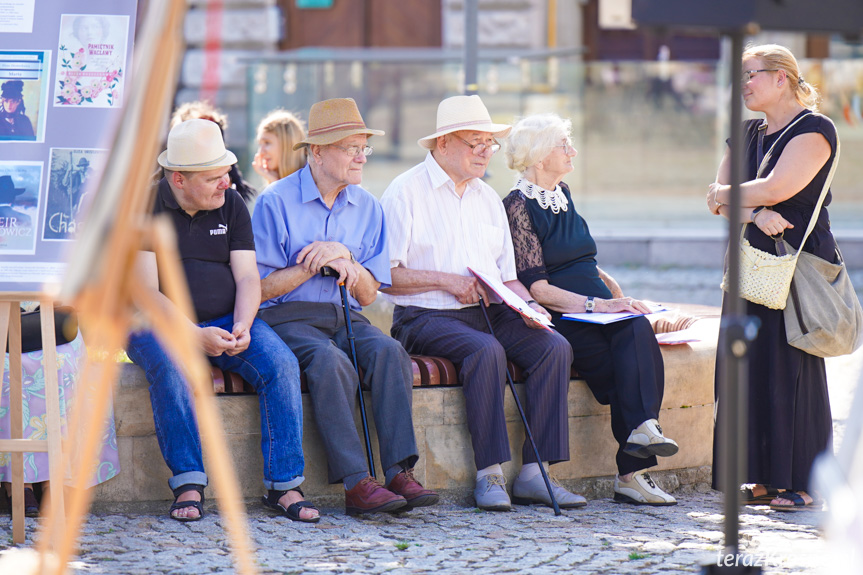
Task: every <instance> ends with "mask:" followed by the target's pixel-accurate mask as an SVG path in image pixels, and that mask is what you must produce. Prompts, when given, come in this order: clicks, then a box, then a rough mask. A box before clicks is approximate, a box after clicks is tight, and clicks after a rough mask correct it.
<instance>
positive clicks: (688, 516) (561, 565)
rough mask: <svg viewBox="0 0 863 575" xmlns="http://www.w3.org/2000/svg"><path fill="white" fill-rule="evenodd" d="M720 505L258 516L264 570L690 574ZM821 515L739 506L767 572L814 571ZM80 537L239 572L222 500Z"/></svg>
mask: <svg viewBox="0 0 863 575" xmlns="http://www.w3.org/2000/svg"><path fill="white" fill-rule="evenodd" d="M721 506H722V501H721V497H720V496H719V495H718V494H717V493H715V492H709V493H693V494H689V495H681V496H680V503H679V504H678V505H677V506H675V507H667V508H644V507H634V506H629V505H623V504H616V503H614V502H612V501H611V500H609V499H604V500H593V501H590V503H589V505H588V506H587V507H586V508H584V509H579V510H567V511H564V514H563V515H562V516H560V517H555V516H554V514H553V512H552V511H551V510H550V509H548V508H545V507H530V508H525V507H517V508H516V511H514V512H510V513H494V512H481V511H478V510H475V509H472V508H467V507H464V506H460V505H453V504H443V505H438V506H435V507H431V508H428V509H427V510H414V511H412V512H409V513H404V514H400V515H393V516H391V515H385V514H376V515H373V516H370V517H369V518H366V519H355V518H350V517H347V516H345V514H344V512H343V510H341V509H333V508H325V509H322V511H323V512H324V518H323V519H322V521H321V522H320V523H319V524H317V525H316V526H315V525H305V524H296V523H293V522H291V521H290V520H288V519H286V518H280V517H273V516H271V515H270V514H269V513H267V512H266V511H264V510H261V509H260V508H259V507H258V506H257V505H256V504H250V507H249V514H250V530H251V535H252V537H253V539H254V541H255V545H256V546H257V548H258V550H257V562H258V566H259V569H260V571H261V572H262V573H266V574H276V573H394V574H398V573H436V574H445V573H447V574H449V573H452V574H458V573H693V572H698V571H699V570H700V567H699V565H701V564H703V563H707V562H714V563H715V562H716V561H717V560H718V558H719V557H720V554H721V551H720V550H721V548H722V515H721ZM819 517H820V514H819V513H815V512H801V513H794V514H780V513H775V512H771V511H769V510H768V509H767V508H766V507H764V508H756V507H746V508H742V511H741V518H740V519H741V541H742V545H743V548H742V550H741V552H742V553H743V554H744V555H742V557H741V561H750V562H755V561H757V562H759V564H761V565H764V566H765V567H766V569H765V572H766V573H783V574H786V573H787V574H790V573H814V572H815V571H814V569H815V568H817V567H818V565H819V564H820V563H821V561H822V558H823V556H824V542H823V541H822V540H821V539H819V536H818V527H817V525H818V522H819ZM28 534H32V533H31V532H28ZM7 536H8V534H7ZM80 545H81V549H82V552H81V557H80V561H81V563H79V566H80V568H81V572H85V573H110V574H141V575H144V574H154V573H166V574H167V573H178V574H179V573H189V574H192V573H230V572H233V568H232V564H231V557H230V554H229V550H228V547H227V543H226V539H225V534H224V531H223V529H222V522H221V520H220V519H219V517H218V516H217V513H216V512H215V510H212V511H211V512H209V513H208V515H207V517H205V518H204V520H202V521H200V522H197V523H187V524H180V523H177V522H175V521H171V520H169V519H167V518H166V517H165V515H164V514H162V513H159V514H153V513H144V514H140V513H130V514H98V515H95V516H91V518H90V520H89V521H88V523H87V526H86V532H85V534H84V535H83V537H82V538H81V540H80Z"/></svg>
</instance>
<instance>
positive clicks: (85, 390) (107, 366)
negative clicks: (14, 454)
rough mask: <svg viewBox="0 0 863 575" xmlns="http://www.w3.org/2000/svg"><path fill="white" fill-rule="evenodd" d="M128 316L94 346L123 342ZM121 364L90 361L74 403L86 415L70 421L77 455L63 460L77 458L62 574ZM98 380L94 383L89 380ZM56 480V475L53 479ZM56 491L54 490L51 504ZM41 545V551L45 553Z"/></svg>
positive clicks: (60, 548) (61, 550)
mask: <svg viewBox="0 0 863 575" xmlns="http://www.w3.org/2000/svg"><path fill="white" fill-rule="evenodd" d="M128 325H129V320H128V317H125V318H116V321H115V322H113V323H112V324H111V327H110V328H109V329H100V330H98V331H97V332H96V333H95V335H94V338H93V339H92V344H93V349H98V350H102V351H104V350H108V349H111V348H112V347H114V346H116V345H117V344H118V342H122V341H123V339H124V338H125V334H126V329H127V328H128ZM118 372H119V364H118V363H117V362H115V361H114V360H113V358H111V357H108V358H106V359H105V360H104V361H101V362H99V363H93V362H89V361H88V362H87V363H86V365H85V368H84V372H83V374H82V377H81V380H80V381H81V383H80V388H79V390H78V392H77V398H76V401H75V405H76V406H78V407H81V406H84V405H86V406H87V408H86V409H87V411H86V417H85V412H84V410H83V409H75V410H74V413H72V414H71V416H70V418H69V419H70V420H69V427H68V429H69V437H70V438H74V440H75V441H77V442H78V449H77V451H76V454H77V457H75V458H71V452H72V450H71V449H70V450H67V452H66V453H64V459H65V461H64V463H66V464H68V463H69V462H70V461H74V465H72V466H71V467H72V474H73V483H72V485H73V489H72V491H71V494H70V499H69V507H68V510H69V513H68V516H67V518H66V523H65V529H64V530H63V532H62V535H63V537H62V540H60V542H59V544H58V545H56V546H55V549H56V550H57V555H58V557H57V558H58V565H59V566H61V567H60V568H59V570H58V571H57V573H58V575H59V574H60V573H62V572H63V571H62V570H63V567H62V566H64V565H66V563H67V562H68V560H69V558H70V557H71V556H72V554H73V553H74V551H75V549H74V548H75V542H76V541H77V540H78V537H79V535H80V531H81V525H82V524H83V522H84V517H85V515H86V513H87V509H89V506H90V497H91V493H92V492H91V490H90V489H87V482H88V481H89V480H90V477H91V476H92V474H93V469H94V467H95V463H96V460H97V458H98V455H99V448H100V446H101V443H102V442H101V439H102V436H103V433H104V429H105V423H106V416H107V414H108V401H109V399H110V398H111V390H112V388H113V384H114V381H116V379H117V374H118ZM93 381H95V382H96V384H95V385H91V384H90V382H93ZM52 481H53V478H52ZM53 501H54V498H53V490H52V503H53ZM56 525H57V522H56V521H51V520H49V521H48V522H47V524H46V526H45V527H46V529H53V528H54V526H56ZM52 535H53V536H49V535H48V533H47V532H46V533H45V535H44V536H43V537H42V539H41V540H40V544H44V545H47V544H48V542H52V541H56V540H57V539H58V534H57V532H56V531H54V532H53V533H52ZM42 547H43V545H40V552H43V549H42Z"/></svg>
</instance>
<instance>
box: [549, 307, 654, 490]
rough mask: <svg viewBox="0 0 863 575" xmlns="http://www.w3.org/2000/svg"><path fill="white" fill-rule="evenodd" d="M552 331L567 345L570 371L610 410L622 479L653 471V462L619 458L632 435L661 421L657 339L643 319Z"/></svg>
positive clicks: (570, 324) (561, 324)
mask: <svg viewBox="0 0 863 575" xmlns="http://www.w3.org/2000/svg"><path fill="white" fill-rule="evenodd" d="M554 319H555V322H554V325H555V326H556V327H557V330H558V331H559V332H560V333H561V334H562V335H563V336H564V337H565V338H566V339H567V341H569V343H570V344H571V345H572V350H573V361H572V365H573V367H574V368H575V369H576V371H578V374H579V376H581V377H583V378H584V379H585V380H586V381H587V385H588V387H590V391H592V392H593V396H594V397H595V398H596V400H597V401H598V402H599V403H601V404H603V405H610V406H611V431H612V433H613V434H614V439H616V440H617V444H618V446H619V447H618V450H617V469H618V472H619V473H620V474H621V475H626V474H627V473H631V472H633V471H640V470H642V469H647V468H648V467H653V466H654V465H656V457H648V458H646V459H642V458H640V457H633V456H632V455H627V454H626V453H624V452H623V447H624V446H625V445H626V439H627V438H628V437H629V434H630V433H631V432H632V430H633V429H635V428H636V427H638V426H639V425H641V424H642V423H643V422H644V421H646V420H648V419H658V418H659V408H660V406H661V405H662V394H663V392H664V390H665V368H664V366H663V363H662V353H660V351H659V344H658V343H656V335H655V334H654V333H653V328H652V327H651V325H650V322H649V321H647V318H644V317H637V318H634V319H631V320H626V321H619V322H616V323H611V324H608V325H598V324H592V323H583V322H578V321H569V320H565V319H560V316H559V314H554Z"/></svg>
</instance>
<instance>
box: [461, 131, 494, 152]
mask: <svg viewBox="0 0 863 575" xmlns="http://www.w3.org/2000/svg"><path fill="white" fill-rule="evenodd" d="M452 136H453V138H457V139H459V140H461V141H462V143H464V145H465V146H467V147H468V148H470V149H471V150H472V151H473V154H474V156H481V155H483V153H485V151H486V150H491V153H492V154H496V153H497V152H498V150H500V142H498V141H497V140H495V139H494V138H492V140H491V141H492V142H494V143H493V144H486V143H485V142H481V143H479V144H471V143H470V142H468V141H467V140H465V139H464V138H461V137H459V136H456V135H455V134H453V135H452Z"/></svg>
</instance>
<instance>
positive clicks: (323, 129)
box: [294, 98, 384, 150]
mask: <svg viewBox="0 0 863 575" xmlns="http://www.w3.org/2000/svg"><path fill="white" fill-rule="evenodd" d="M357 134H366V135H367V136H383V135H384V132H383V131H382V130H371V129H369V128H366V123H365V122H364V121H363V117H362V116H361V115H360V111H359V109H358V108H357V103H356V102H354V101H353V99H352V98H333V99H332V100H324V101H323V102H318V103H316V104H313V105H312V109H311V110H309V134H308V135H307V136H306V139H305V140H303V141H302V142H299V143H297V144H296V145H294V150H299V149H300V148H302V147H303V146H309V145H311V144H315V145H317V146H326V145H327V144H332V143H334V142H338V141H339V140H341V139H343V138H347V137H348V136H355V135H357Z"/></svg>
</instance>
